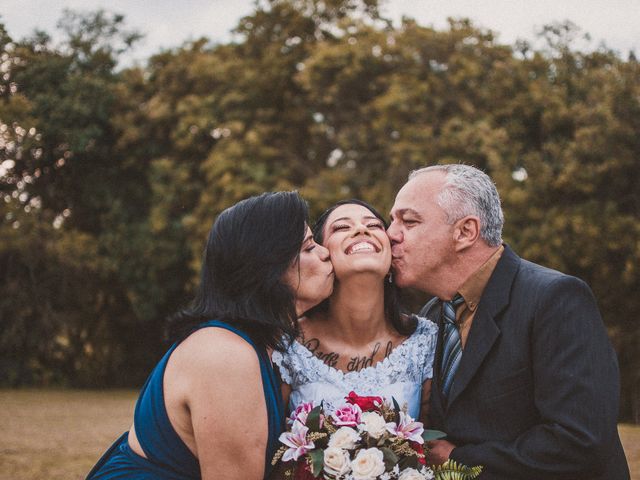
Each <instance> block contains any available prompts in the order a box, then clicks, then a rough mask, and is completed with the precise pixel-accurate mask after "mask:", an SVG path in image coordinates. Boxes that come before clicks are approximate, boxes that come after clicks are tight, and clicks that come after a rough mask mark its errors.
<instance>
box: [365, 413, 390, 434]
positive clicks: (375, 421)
mask: <svg viewBox="0 0 640 480" xmlns="http://www.w3.org/2000/svg"><path fill="white" fill-rule="evenodd" d="M360 428H361V429H362V430H363V431H365V432H367V433H368V434H369V435H371V436H372V437H373V438H380V437H381V436H382V434H383V433H384V432H386V431H387V422H386V421H385V419H384V418H383V417H382V415H380V414H378V413H376V412H364V413H363V414H362V424H361V425H360Z"/></svg>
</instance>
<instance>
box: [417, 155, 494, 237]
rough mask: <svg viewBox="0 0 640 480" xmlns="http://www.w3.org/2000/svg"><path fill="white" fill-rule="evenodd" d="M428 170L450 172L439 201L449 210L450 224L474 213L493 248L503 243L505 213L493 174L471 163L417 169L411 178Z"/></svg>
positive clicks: (481, 231)
mask: <svg viewBox="0 0 640 480" xmlns="http://www.w3.org/2000/svg"><path fill="white" fill-rule="evenodd" d="M428 172H443V173H444V174H445V175H446V179H445V184H444V187H443V188H442V191H441V192H440V193H439V194H438V196H437V197H436V201H437V202H438V205H440V208H442V209H443V210H444V211H445V214H446V215H447V223H448V224H450V225H451V224H453V223H455V222H457V221H458V220H460V219H461V218H464V217H466V216H467V215H474V216H476V217H478V218H479V219H480V237H481V238H482V239H483V240H484V241H485V242H487V244H488V245H489V246H491V247H497V246H498V245H500V244H501V243H502V226H503V225H504V214H503V213H502V207H501V205H500V195H498V190H497V189H496V186H495V184H494V183H493V181H492V180H491V178H489V175H487V174H486V173H484V172H483V171H482V170H479V169H477V168H475V167H472V166H470V165H463V164H448V165H432V166H430V167H424V168H420V169H418V170H414V171H412V172H411V173H410V174H409V180H411V179H413V178H415V177H417V176H418V175H423V174H425V173H428Z"/></svg>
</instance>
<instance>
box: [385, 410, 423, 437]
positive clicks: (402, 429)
mask: <svg viewBox="0 0 640 480" xmlns="http://www.w3.org/2000/svg"><path fill="white" fill-rule="evenodd" d="M387 431H388V432H390V433H392V434H393V435H395V436H396V437H398V438H404V439H407V440H411V441H412V442H416V443H419V444H422V443H424V439H423V438H422V432H424V427H423V425H422V422H416V421H415V420H414V419H413V418H411V417H410V416H409V415H407V414H406V413H404V412H400V422H398V424H397V425H396V424H395V423H394V422H389V423H387Z"/></svg>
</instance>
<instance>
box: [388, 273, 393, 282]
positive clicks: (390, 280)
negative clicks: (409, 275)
mask: <svg viewBox="0 0 640 480" xmlns="http://www.w3.org/2000/svg"><path fill="white" fill-rule="evenodd" d="M387 278H388V280H389V283H393V272H389V276H388V277H387Z"/></svg>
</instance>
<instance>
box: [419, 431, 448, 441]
mask: <svg viewBox="0 0 640 480" xmlns="http://www.w3.org/2000/svg"><path fill="white" fill-rule="evenodd" d="M446 436H447V434H446V433H444V432H441V431H440V430H425V431H424V432H422V438H423V440H424V441H425V442H429V441H431V440H438V439H439V438H444V437H446Z"/></svg>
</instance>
